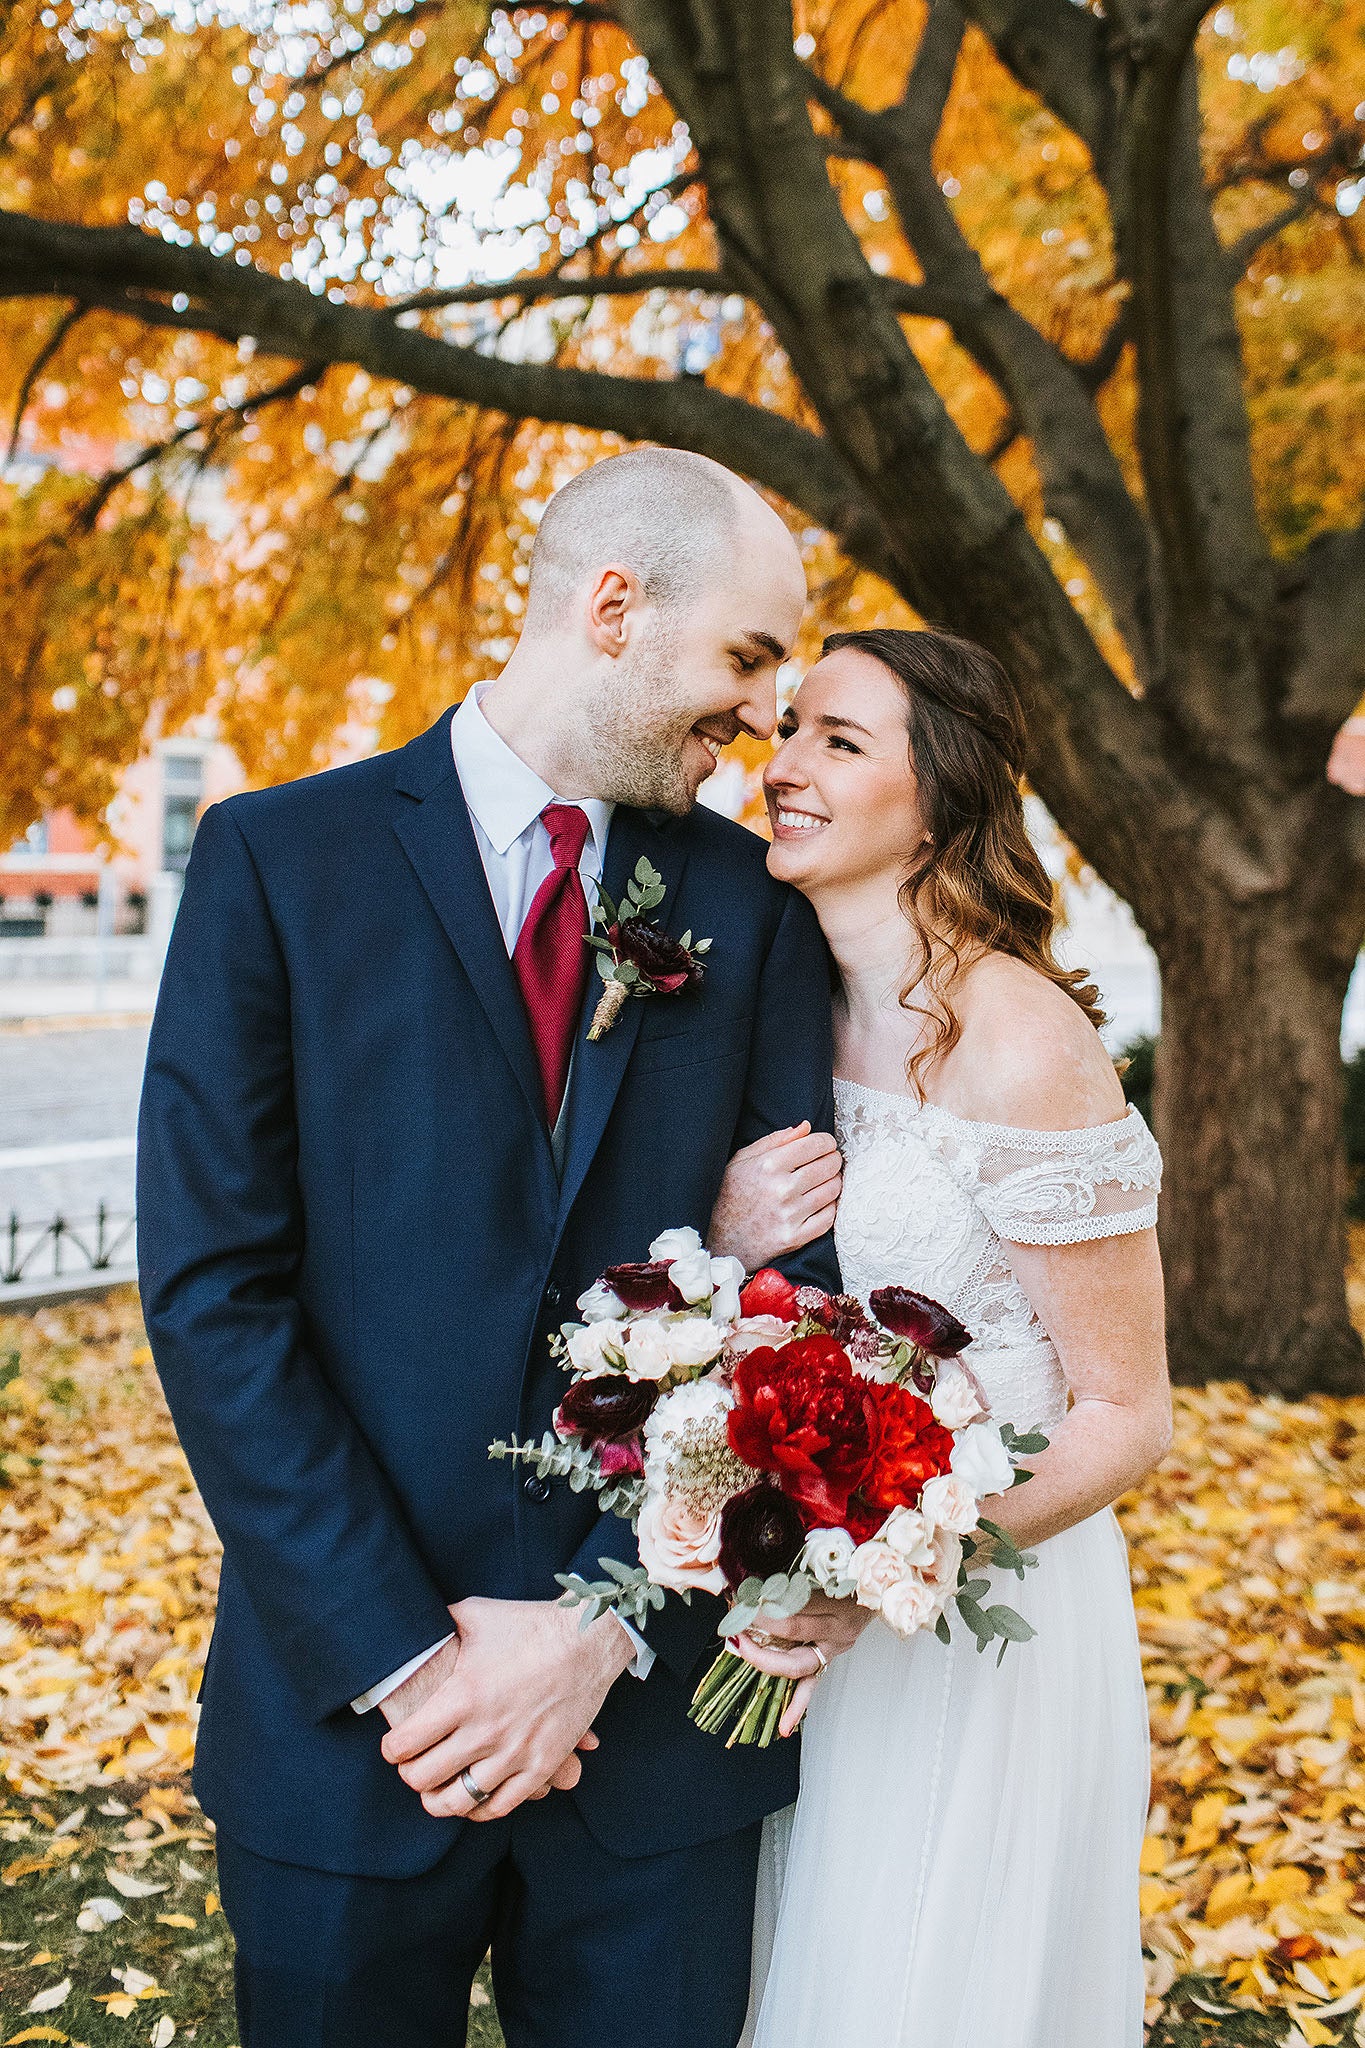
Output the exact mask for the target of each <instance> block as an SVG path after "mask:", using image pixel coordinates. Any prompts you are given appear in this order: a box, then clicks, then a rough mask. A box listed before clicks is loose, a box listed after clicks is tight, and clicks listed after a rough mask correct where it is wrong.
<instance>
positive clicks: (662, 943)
mask: <svg viewBox="0 0 1365 2048" xmlns="http://www.w3.org/2000/svg"><path fill="white" fill-rule="evenodd" d="M607 937H608V938H609V939H610V941H611V943H612V945H613V946H614V947H615V949H616V954H617V958H618V959H621V960H629V961H630V962H631V963H632V964H633V965H634V966H636V967H638V968H639V970H640V972H641V974H643V975H644V976H645V978H646V979H647V980H648V981H651V982H652V983H653V984H654V987H655V988H656V989H657V990H658V992H659V993H660V995H665V996H675V995H678V994H680V993H681V991H682V990H683V989H685V988H699V987H700V985H701V981H702V977H703V975H704V974H705V972H706V969H705V968H704V967H703V965H702V963H701V961H700V960H698V959H697V958H696V956H695V955H694V954H692V953H689V952H688V950H687V948H686V946H680V945H679V944H678V941H677V940H676V939H670V938H669V936H668V934H667V932H661V931H660V930H659V927H658V925H656V924H654V923H652V922H651V920H650V919H649V918H647V917H625V918H622V920H621V922H620V923H619V924H614V925H612V926H611V928H610V929H609V931H608V932H607Z"/></svg>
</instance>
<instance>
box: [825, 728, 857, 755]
mask: <svg viewBox="0 0 1365 2048" xmlns="http://www.w3.org/2000/svg"><path fill="white" fill-rule="evenodd" d="M829 743H830V745H831V746H832V747H842V748H843V750H844V752H845V753H846V754H861V752H862V751H863V750H862V748H861V747H855V746H854V744H853V742H852V740H846V739H845V738H844V737H843V735H842V734H841V733H837V732H833V733H831V734H830V736H829Z"/></svg>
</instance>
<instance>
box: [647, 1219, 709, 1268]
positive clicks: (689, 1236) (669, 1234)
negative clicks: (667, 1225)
mask: <svg viewBox="0 0 1365 2048" xmlns="http://www.w3.org/2000/svg"><path fill="white" fill-rule="evenodd" d="M700 1250H701V1238H700V1236H699V1235H698V1233H697V1232H696V1231H695V1230H693V1229H691V1228H690V1227H689V1228H688V1229H686V1230H665V1231H664V1232H663V1233H662V1235H661V1236H659V1237H656V1238H655V1240H654V1242H653V1244H652V1245H651V1246H650V1248H649V1256H650V1257H651V1259H655V1260H658V1259H667V1260H669V1261H670V1263H671V1262H672V1261H673V1260H674V1259H681V1258H683V1257H685V1256H686V1254H687V1253H688V1252H699V1251H700Z"/></svg>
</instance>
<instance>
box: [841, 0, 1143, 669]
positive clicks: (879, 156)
mask: <svg viewBox="0 0 1365 2048" xmlns="http://www.w3.org/2000/svg"><path fill="white" fill-rule="evenodd" d="M963 26H964V24H963V17H962V13H961V11H960V9H959V7H958V6H957V5H956V4H954V0H932V4H931V6H930V10H929V14H928V18H927V20H926V23H925V28H924V34H923V37H922V39H921V42H920V46H919V49H918V50H917V52H916V55H915V61H914V63H913V65H912V66H911V70H910V75H909V79H908V82H907V85H906V89H905V93H904V96H903V98H902V99H901V101H900V102H899V104H898V105H895V106H892V107H888V108H886V109H884V110H882V111H880V112H877V113H874V112H872V111H870V110H869V109H868V108H866V107H863V106H860V105H859V104H858V103H857V102H856V101H854V100H851V99H849V98H848V96H847V95H846V94H845V93H843V92H842V91H840V90H839V89H838V88H837V87H836V86H833V85H830V84H829V83H828V82H827V81H825V80H822V79H818V78H816V77H815V76H814V75H813V74H811V75H810V84H811V88H812V92H813V94H814V96H815V98H816V99H817V100H818V101H819V104H820V105H821V106H822V107H823V108H824V109H825V111H826V112H827V113H828V114H829V115H830V116H831V118H832V119H834V120H835V121H837V122H838V123H839V125H840V127H841V128H842V129H844V131H845V132H846V133H848V134H850V135H852V136H853V137H854V138H855V139H856V140H857V142H858V144H859V147H860V148H861V149H862V150H863V151H864V152H865V153H866V154H867V156H868V157H869V158H870V159H871V161H872V162H874V163H875V164H876V165H877V167H878V168H879V169H880V171H881V172H882V175H883V176H884V177H885V179H886V182H887V185H888V187H889V189H890V192H891V197H892V199H893V201H894V202H895V205H896V210H897V212H898V214H899V215H900V221H901V226H902V228H903V230H904V233H905V236H906V239H907V241H908V242H909V243H910V246H911V247H912V249H913V250H914V252H915V255H916V256H917V257H918V259H919V262H920V266H921V268H922V269H923V271H924V276H925V282H924V284H923V285H900V284H897V285H894V286H888V291H889V293H890V295H891V296H892V298H893V302H894V303H897V304H899V306H900V307H901V309H902V310H904V311H908V312H912V313H927V314H930V315H931V316H933V317H936V318H939V319H942V320H946V321H947V322H948V324H949V326H950V327H951V328H952V330H953V334H954V336H955V337H956V339H957V340H958V342H959V343H960V344H961V345H962V347H963V348H965V349H966V350H967V352H968V353H969V354H970V355H971V356H972V357H973V358H974V360H975V361H976V363H977V364H978V365H979V367H980V368H981V369H982V370H984V372H985V373H986V375H987V376H988V377H990V378H991V380H992V382H993V383H994V384H995V385H996V386H997V387H998V388H999V390H1000V391H1001V393H1002V394H1003V396H1004V398H1005V400H1006V402H1007V404H1008V405H1009V408H1010V410H1011V412H1012V414H1014V415H1015V419H1016V425H1017V429H1018V430H1020V431H1022V432H1023V433H1025V434H1026V435H1027V436H1028V437H1029V439H1030V440H1031V441H1032V443H1033V446H1034V452H1035V456H1036V459H1037V462H1038V469H1039V475H1040V479H1041V482H1042V486H1043V495H1044V500H1045V503H1046V506H1047V511H1048V514H1049V516H1050V517H1052V518H1054V519H1056V520H1058V521H1059V522H1060V523H1061V524H1062V525H1063V526H1064V527H1065V528H1066V531H1067V533H1068V535H1069V537H1070V538H1071V540H1072V543H1073V545H1074V546H1075V547H1076V549H1077V550H1078V552H1079V553H1080V555H1081V557H1082V559H1083V560H1084V561H1085V563H1086V565H1087V567H1088V568H1089V569H1090V572H1091V574H1092V575H1093V576H1094V578H1095V580H1096V583H1097V584H1098V586H1099V589H1100V592H1101V594H1102V595H1103V597H1104V600H1105V602H1106V603H1107V604H1108V606H1109V608H1110V610H1111V611H1112V613H1113V615H1114V619H1115V623H1116V624H1117V626H1118V628H1119V631H1120V633H1121V634H1122V636H1123V638H1124V641H1125V643H1126V645H1127V647H1128V649H1129V652H1130V654H1131V655H1132V659H1133V664H1134V667H1135V669H1136V671H1137V674H1138V675H1139V676H1140V678H1141V679H1142V680H1143V682H1144V683H1147V684H1150V683H1151V682H1152V681H1153V680H1154V679H1155V677H1156V675H1157V674H1158V672H1159V669H1160V664H1161V659H1162V620H1161V609H1162V608H1161V601H1160V592H1159V588H1158V584H1157V579H1156V574H1155V562H1154V559H1153V553H1152V541H1151V534H1150V532H1149V530H1148V527H1147V523H1146V520H1145V519H1144V517H1143V514H1142V511H1141V510H1140V508H1139V507H1138V506H1137V505H1136V504H1135V503H1134V501H1133V498H1132V496H1131V494H1130V492H1129V490H1128V487H1127V484H1126V482H1125V480H1124V476H1123V470H1122V467H1121V465H1120V463H1119V461H1118V459H1117V457H1116V456H1115V454H1114V452H1113V449H1112V448H1111V447H1110V445H1109V441H1108V438H1107V436H1106V435H1105V432H1104V428H1103V425H1102V424H1101V421H1100V418H1099V414H1098V412H1097V411H1096V409H1095V405H1094V402H1093V392H1094V391H1095V390H1096V389H1098V387H1099V384H1100V383H1102V382H1103V376H1101V377H1099V378H1098V379H1096V380H1095V381H1093V382H1092V381H1091V366H1086V367H1085V368H1082V367H1081V366H1078V365H1076V364H1074V363H1072V362H1071V361H1070V359H1069V358H1068V357H1067V356H1065V355H1064V354H1063V353H1062V351H1061V350H1060V349H1058V348H1057V347H1055V346H1054V344H1053V343H1052V342H1050V341H1049V340H1048V339H1047V338H1046V336H1044V335H1042V334H1040V333H1039V332H1038V329H1037V328H1036V327H1034V325H1033V323H1032V322H1031V321H1030V320H1027V319H1026V318H1025V317H1024V315H1023V314H1022V313H1020V312H1018V311H1017V310H1016V309H1015V308H1014V307H1013V306H1011V305H1010V303H1009V301H1008V300H1007V299H1006V298H1005V297H1004V295H1003V294H1002V293H1001V292H999V291H998V290H997V289H996V288H995V286H994V285H993V284H992V283H991V281H990V279H989V277H988V276H987V274H986V270H985V267H984V265H983V264H982V262H981V259H980V257H979V256H978V255H977V252H976V250H975V249H974V248H973V247H972V246H971V244H970V243H969V242H968V240H967V239H966V237H965V235H963V233H962V231H961V229H960V228H959V226H958V224H957V220H956V218H955V217H954V214H953V211H952V208H951V207H950V206H949V204H948V201H947V200H946V198H945V197H944V195H943V191H942V189H941V187H940V185H939V182H938V178H937V175H936V173H935V170H934V164H933V150H934V144H935V141H936V139H937V136H938V129H939V124H940V121H941V119H942V114H943V109H944V105H945V103H946V101H947V98H948V94H949V91H950V90H951V86H952V80H953V73H954V68H955V65H956V60H957V53H958V50H959V48H960V46H961V41H962V35H963ZM1120 345H1121V344H1120ZM1115 359H1117V358H1115ZM1104 374H1105V375H1107V374H1108V371H1107V370H1105V372H1104Z"/></svg>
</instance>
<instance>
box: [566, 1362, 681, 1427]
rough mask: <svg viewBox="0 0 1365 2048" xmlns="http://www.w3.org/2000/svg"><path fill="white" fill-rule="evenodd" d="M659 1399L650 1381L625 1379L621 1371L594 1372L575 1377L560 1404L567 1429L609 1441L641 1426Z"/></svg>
mask: <svg viewBox="0 0 1365 2048" xmlns="http://www.w3.org/2000/svg"><path fill="white" fill-rule="evenodd" d="M658 1398H659V1389H658V1388H657V1387H656V1386H655V1385H654V1383H653V1381H652V1380H628V1379H627V1378H626V1376H625V1374H624V1373H619V1372H604V1373H596V1374H594V1375H593V1377H592V1378H591V1379H587V1380H575V1381H574V1383H573V1385H572V1386H571V1387H570V1388H569V1391H568V1393H567V1394H566V1395H565V1396H564V1399H563V1401H562V1402H561V1403H560V1407H559V1412H560V1415H561V1416H562V1417H563V1419H564V1423H565V1425H566V1427H567V1428H569V1429H571V1430H573V1431H574V1432H575V1433H576V1434H577V1435H578V1436H581V1437H583V1438H584V1439H585V1441H586V1442H588V1443H604V1442H610V1441H611V1440H612V1439H613V1438H616V1437H623V1436H633V1435H634V1434H635V1432H636V1430H639V1429H643V1428H644V1426H645V1424H646V1423H647V1422H648V1420H649V1418H650V1415H651V1414H652V1413H653V1410H654V1403H655V1402H656V1401H657V1400H658Z"/></svg>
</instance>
